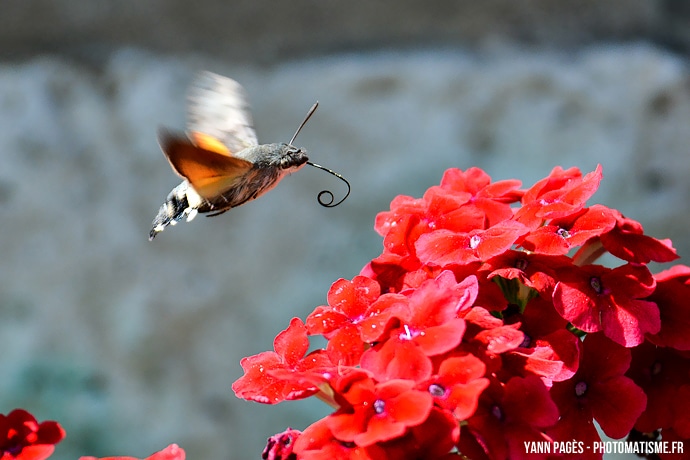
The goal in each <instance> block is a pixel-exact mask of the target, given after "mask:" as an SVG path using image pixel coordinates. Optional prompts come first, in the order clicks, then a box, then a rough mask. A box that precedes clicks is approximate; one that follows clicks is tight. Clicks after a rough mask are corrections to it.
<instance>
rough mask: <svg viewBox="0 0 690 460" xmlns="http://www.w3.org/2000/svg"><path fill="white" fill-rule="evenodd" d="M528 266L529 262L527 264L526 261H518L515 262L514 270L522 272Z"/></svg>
mask: <svg viewBox="0 0 690 460" xmlns="http://www.w3.org/2000/svg"><path fill="white" fill-rule="evenodd" d="M528 266H529V262H527V259H518V260H516V261H515V268H517V269H518V270H522V271H523V272H524V271H525V270H527V267H528Z"/></svg>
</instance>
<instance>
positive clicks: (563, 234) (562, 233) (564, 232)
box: [556, 228, 570, 238]
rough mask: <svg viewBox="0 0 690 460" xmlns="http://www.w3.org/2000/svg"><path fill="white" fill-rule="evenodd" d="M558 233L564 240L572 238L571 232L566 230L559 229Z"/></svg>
mask: <svg viewBox="0 0 690 460" xmlns="http://www.w3.org/2000/svg"><path fill="white" fill-rule="evenodd" d="M556 233H557V234H558V236H560V237H562V238H570V232H568V230H566V229H564V228H559V229H558V231H557V232H556Z"/></svg>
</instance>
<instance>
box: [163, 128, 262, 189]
mask: <svg viewBox="0 0 690 460" xmlns="http://www.w3.org/2000/svg"><path fill="white" fill-rule="evenodd" d="M197 134H198V133H197ZM192 137H193V138H194V139H195V140H197V145H195V144H194V143H192V142H191V141H190V140H189V139H188V138H186V137H184V136H181V135H177V134H175V133H172V132H170V131H167V130H160V131H159V133H158V142H159V144H160V146H161V150H163V153H164V154H165V157H166V158H167V159H168V161H169V162H170V166H172V168H173V170H174V171H175V173H177V175H179V176H180V177H182V178H183V179H187V181H189V183H190V184H191V186H192V187H193V188H194V190H195V191H196V193H198V194H199V196H201V198H203V199H205V200H207V201H212V200H213V199H214V198H216V197H218V196H219V195H222V193H223V192H225V191H227V190H229V189H231V188H232V187H233V186H235V185H236V184H237V183H238V181H239V180H241V179H242V177H244V176H245V175H246V174H247V173H248V172H249V171H250V170H251V169H252V166H253V164H252V163H251V162H249V161H247V160H244V159H242V158H238V157H234V156H232V155H231V154H230V152H229V150H228V149H227V148H225V146H224V145H223V144H222V143H220V141H218V140H217V139H214V138H212V137H210V136H205V135H202V136H192ZM198 139H201V140H202V142H199V140H198ZM219 150H220V151H219Z"/></svg>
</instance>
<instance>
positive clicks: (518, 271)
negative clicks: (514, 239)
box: [481, 250, 572, 300]
mask: <svg viewBox="0 0 690 460" xmlns="http://www.w3.org/2000/svg"><path fill="white" fill-rule="evenodd" d="M570 265H572V261H571V260H570V259H569V258H568V257H565V256H548V255H543V254H533V253H529V252H525V251H513V250H509V251H505V252H504V253H502V254H500V255H498V256H496V257H493V258H491V259H489V260H488V261H487V262H486V263H485V264H484V266H482V268H481V270H482V271H488V272H489V274H488V275H487V278H488V279H492V278H494V277H495V276H500V277H501V278H505V279H507V280H513V279H514V280H518V281H519V282H520V283H521V284H523V285H524V286H527V287H530V288H532V289H535V290H536V291H537V292H539V293H540V294H542V295H548V296H549V297H550V296H551V292H552V291H553V288H554V286H555V285H556V270H558V269H559V268H563V267H568V266H570ZM515 300H517V299H515ZM525 300H528V299H525Z"/></svg>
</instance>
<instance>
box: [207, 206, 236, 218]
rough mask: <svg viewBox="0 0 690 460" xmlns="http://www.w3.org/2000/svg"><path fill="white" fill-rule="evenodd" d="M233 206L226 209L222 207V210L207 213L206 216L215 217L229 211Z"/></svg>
mask: <svg viewBox="0 0 690 460" xmlns="http://www.w3.org/2000/svg"><path fill="white" fill-rule="evenodd" d="M230 209H231V208H226V209H221V210H220V211H216V212H214V213H213V214H206V217H215V216H220V215H221V214H224V213H226V212H228V211H229V210H230Z"/></svg>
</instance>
